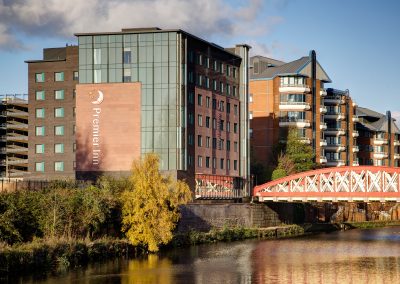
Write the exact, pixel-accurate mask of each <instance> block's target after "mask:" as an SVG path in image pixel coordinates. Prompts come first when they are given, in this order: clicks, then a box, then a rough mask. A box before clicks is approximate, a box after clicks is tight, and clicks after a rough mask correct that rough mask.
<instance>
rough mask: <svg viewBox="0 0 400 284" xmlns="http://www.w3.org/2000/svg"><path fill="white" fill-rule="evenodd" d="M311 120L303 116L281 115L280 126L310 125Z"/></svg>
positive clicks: (301, 126) (300, 126)
mask: <svg viewBox="0 0 400 284" xmlns="http://www.w3.org/2000/svg"><path fill="white" fill-rule="evenodd" d="M310 125H311V124H310V121H309V120H307V119H302V118H292V117H280V118H279V126H296V127H299V128H303V127H310Z"/></svg>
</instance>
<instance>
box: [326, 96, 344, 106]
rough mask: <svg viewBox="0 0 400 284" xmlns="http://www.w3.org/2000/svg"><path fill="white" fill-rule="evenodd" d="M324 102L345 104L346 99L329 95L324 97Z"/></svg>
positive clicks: (327, 103)
mask: <svg viewBox="0 0 400 284" xmlns="http://www.w3.org/2000/svg"><path fill="white" fill-rule="evenodd" d="M324 103H325V104H326V105H340V104H344V103H345V101H344V99H343V98H342V97H341V96H329V97H326V98H324Z"/></svg>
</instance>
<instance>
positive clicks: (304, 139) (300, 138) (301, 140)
mask: <svg viewBox="0 0 400 284" xmlns="http://www.w3.org/2000/svg"><path fill="white" fill-rule="evenodd" d="M299 140H300V142H302V143H304V144H307V145H310V144H311V139H310V138H308V137H299Z"/></svg>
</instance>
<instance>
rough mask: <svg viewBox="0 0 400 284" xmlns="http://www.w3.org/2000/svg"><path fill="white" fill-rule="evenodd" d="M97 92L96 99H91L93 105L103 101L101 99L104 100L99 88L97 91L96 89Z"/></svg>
mask: <svg viewBox="0 0 400 284" xmlns="http://www.w3.org/2000/svg"><path fill="white" fill-rule="evenodd" d="M97 93H98V97H97V99H96V100H95V101H92V104H94V105H99V104H101V103H102V102H103V100H104V94H103V92H102V91H100V90H99V91H97Z"/></svg>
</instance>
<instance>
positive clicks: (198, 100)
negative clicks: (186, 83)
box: [197, 94, 203, 106]
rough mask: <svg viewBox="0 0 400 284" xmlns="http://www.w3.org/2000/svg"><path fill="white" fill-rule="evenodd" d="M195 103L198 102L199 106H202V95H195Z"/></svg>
mask: <svg viewBox="0 0 400 284" xmlns="http://www.w3.org/2000/svg"><path fill="white" fill-rule="evenodd" d="M197 104H198V105H199V106H202V105H203V96H202V95H200V94H198V95H197Z"/></svg>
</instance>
